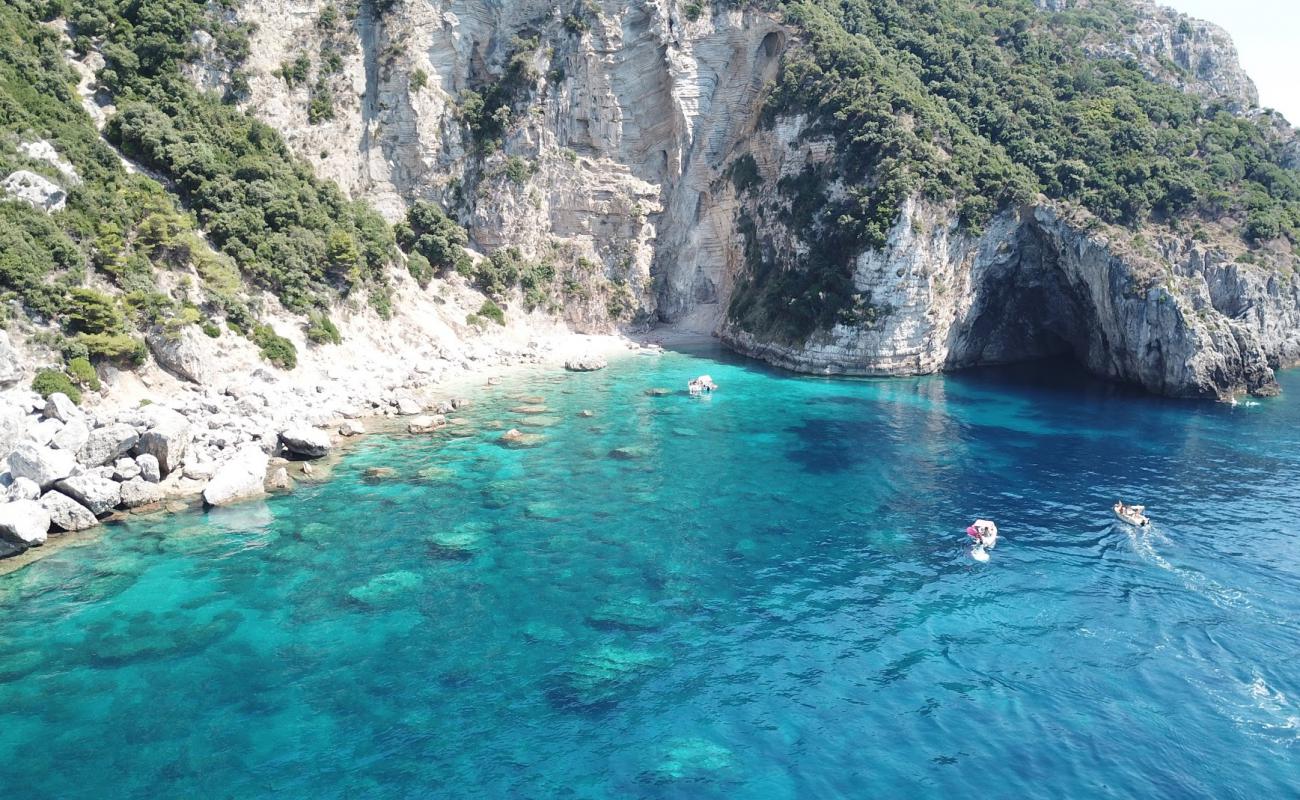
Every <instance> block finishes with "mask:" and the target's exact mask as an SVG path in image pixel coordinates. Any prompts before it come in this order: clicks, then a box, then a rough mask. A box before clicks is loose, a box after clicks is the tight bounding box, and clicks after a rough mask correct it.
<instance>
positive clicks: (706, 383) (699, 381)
mask: <svg viewBox="0 0 1300 800" xmlns="http://www.w3.org/2000/svg"><path fill="white" fill-rule="evenodd" d="M717 388H718V384H716V383H714V382H713V378H711V377H709V376H708V375H701V376H700V377H698V378H692V379H691V380H690V381H688V382H687V384H686V391H688V392H690V393H691V396H692V397H695V396H697V395H701V394H710V393H712V392H714V391H716V390H717Z"/></svg>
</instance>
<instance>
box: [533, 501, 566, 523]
mask: <svg viewBox="0 0 1300 800" xmlns="http://www.w3.org/2000/svg"><path fill="white" fill-rule="evenodd" d="M524 513H525V514H527V515H528V516H529V517H532V518H533V519H540V520H545V521H547V522H556V521H558V520H561V519H564V514H562V513H560V509H559V507H558V506H556V505H555V503H552V502H549V501H546V500H538V501H537V502H534V503H529V504H528V505H526V506H524Z"/></svg>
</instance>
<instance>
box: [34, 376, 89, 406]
mask: <svg viewBox="0 0 1300 800" xmlns="http://www.w3.org/2000/svg"><path fill="white" fill-rule="evenodd" d="M32 391H34V392H36V393H37V394H39V395H40V396H41V397H49V396H50V395H52V394H54V393H55V392H62V393H63V394H66V395H67V396H68V399H69V400H71V401H72V402H74V403H78V404H80V403H81V390H80V389H78V388H77V386H76V384H74V383H73V382H72V379H71V378H69V377H68V376H67V373H65V372H63V370H58V369H43V370H41V371H40V372H37V373H36V377H35V378H33V379H32Z"/></svg>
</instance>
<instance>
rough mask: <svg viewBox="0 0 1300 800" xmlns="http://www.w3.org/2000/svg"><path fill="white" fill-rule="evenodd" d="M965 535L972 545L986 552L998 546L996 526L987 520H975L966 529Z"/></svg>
mask: <svg viewBox="0 0 1300 800" xmlns="http://www.w3.org/2000/svg"><path fill="white" fill-rule="evenodd" d="M966 535H967V536H969V537H971V539H973V540H974V544H975V545H976V546H979V547H983V548H984V549H986V550H992V549H993V548H994V547H996V546H997V544H998V526H997V525H995V524H993V522H992V521H990V520H987V519H977V520H975V521H974V522H973V523H971V525H970V527H968V528H967V529H966Z"/></svg>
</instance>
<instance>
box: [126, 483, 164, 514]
mask: <svg viewBox="0 0 1300 800" xmlns="http://www.w3.org/2000/svg"><path fill="white" fill-rule="evenodd" d="M162 499H163V490H162V486H160V485H159V484H156V483H149V482H148V481H146V480H144V479H143V478H132V479H131V480H129V481H126V482H125V483H123V484H122V507H123V508H139V507H140V506H147V505H149V504H150V503H157V502H158V501H159V500H162Z"/></svg>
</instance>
